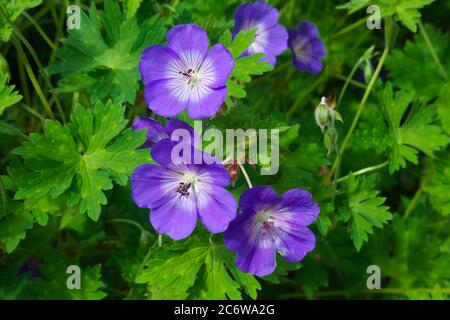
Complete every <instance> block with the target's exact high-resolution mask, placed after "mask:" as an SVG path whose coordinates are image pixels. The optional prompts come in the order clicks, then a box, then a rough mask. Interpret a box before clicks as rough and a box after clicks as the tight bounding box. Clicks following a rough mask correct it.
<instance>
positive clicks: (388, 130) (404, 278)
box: [0, 0, 450, 299]
mask: <svg viewBox="0 0 450 320" xmlns="http://www.w3.org/2000/svg"><path fill="white" fill-rule="evenodd" d="M74 3H75V4H77V5H79V6H80V7H81V10H82V11H83V12H84V13H83V16H82V19H81V29H80V30H71V31H67V30H66V25H65V23H66V19H67V14H66V8H67V6H68V5H70V4H73V3H69V1H55V0H49V1H41V0H25V1H24V0H0V5H1V14H0V72H1V74H0V155H1V157H0V175H1V176H0V182H1V183H0V195H1V200H0V298H1V299H161V298H162V299H164V298H193V299H208V298H209V299H216V298H218V299H220V298H231V299H239V298H253V299H254V298H275V299H287V298H295V299H297V298H364V299H365V298H367V299H372V298H383V299H384V298H385V299H397V298H398V299H406V298H411V299H446V298H447V297H448V295H449V294H450V237H449V236H450V231H449V230H450V197H449V195H450V192H449V189H450V153H449V148H448V143H449V134H450V109H449V106H448V101H450V84H449V75H450V37H449V33H448V32H449V22H448V21H449V20H448V15H449V10H450V1H446V0H440V1H432V0H414V1H411V0H392V1H381V0H375V1H364V0H363V1H361V0H351V1H346V0H342V1H331V0H328V1H326V0H316V1H314V0H309V1H301V0H288V1H281V0H271V1H269V3H270V4H271V5H273V6H274V7H276V8H277V9H278V10H279V11H280V14H281V18H280V22H281V23H282V24H283V25H285V26H286V27H287V28H293V27H295V26H297V25H298V24H299V23H300V22H301V21H303V20H309V21H312V22H314V23H315V24H316V25H317V26H318V29H319V31H320V37H321V39H322V40H323V41H324V43H325V47H326V50H327V55H326V57H325V60H324V69H323V71H322V72H321V73H320V74H319V75H316V76H313V75H310V74H309V73H304V72H299V71H297V70H295V69H294V68H293V67H292V62H291V59H292V58H291V53H290V52H289V51H286V52H285V53H284V54H283V55H281V56H279V57H278V62H277V65H276V66H275V68H274V69H273V70H271V68H270V67H268V66H267V65H266V64H262V63H258V59H259V58H258V59H256V60H255V59H253V60H251V61H247V63H246V64H241V65H240V72H239V73H236V74H235V75H234V78H233V83H232V84H230V86H232V87H229V91H230V94H229V97H228V98H227V103H226V107H224V108H223V110H222V111H221V112H220V113H219V114H218V115H217V116H216V117H215V118H213V119H211V120H210V121H209V122H208V126H210V127H216V128H219V129H226V128H243V129H247V128H283V130H282V134H281V141H280V145H281V159H280V162H281V164H280V171H279V173H278V174H277V175H275V176H259V169H257V168H253V167H252V166H246V167H247V171H248V172H249V174H250V176H251V179H252V181H253V184H256V185H258V184H265V185H271V186H273V187H274V188H275V189H276V190H278V191H279V192H280V193H281V192H284V191H286V190H288V189H290V188H295V187H300V188H304V189H308V190H311V191H312V193H313V195H314V198H315V200H316V201H317V202H318V203H319V204H320V206H321V213H320V216H319V219H318V221H317V222H316V223H315V224H314V225H313V226H312V229H313V231H314V233H315V234H316V236H317V246H316V248H315V250H314V251H313V252H312V253H310V254H308V255H307V257H306V258H305V259H304V260H303V261H302V262H301V263H299V264H288V263H286V262H283V261H282V260H280V261H279V263H278V266H277V270H276V272H275V273H274V274H272V275H270V276H268V277H264V278H257V277H253V276H252V275H249V274H243V273H241V272H240V271H239V270H238V269H237V268H236V267H235V265H234V262H233V259H234V254H233V253H231V252H229V251H228V250H227V249H226V248H225V246H224V245H223V241H222V239H221V238H222V236H221V235H215V236H214V237H213V238H212V242H210V241H209V239H208V236H209V235H208V234H206V233H205V232H204V230H203V229H202V228H200V227H199V228H197V231H196V233H195V234H194V235H193V236H191V237H189V238H188V239H186V240H182V241H172V240H170V239H169V238H168V237H163V244H162V247H159V246H158V241H157V234H156V233H155V232H154V230H153V228H152V227H151V225H150V224H149V222H148V210H142V209H139V208H138V207H137V206H136V205H135V204H134V203H133V202H132V200H131V197H130V187H129V182H128V180H129V179H128V178H129V175H130V174H131V173H132V172H133V170H134V168H135V167H136V166H137V165H139V164H141V163H144V162H147V161H150V159H149V154H148V150H139V149H138V147H139V146H140V145H141V144H142V143H143V141H144V140H145V136H144V133H143V132H135V131H132V130H131V129H128V128H129V127H130V124H131V122H130V120H133V119H134V118H135V117H136V116H137V115H147V116H149V115H151V113H150V111H149V110H148V109H147V108H146V106H145V101H144V100H143V97H142V84H141V82H140V76H139V74H138V72H137V64H138V61H139V57H140V54H141V52H142V50H143V49H144V48H145V47H147V46H149V45H151V44H157V43H164V41H165V36H166V31H167V29H168V28H170V27H171V26H173V25H176V24H181V23H190V22H192V23H196V24H198V25H199V26H201V27H203V28H204V29H205V30H206V31H207V32H208V35H209V38H210V42H211V43H217V42H221V43H224V44H225V45H226V46H227V47H228V48H229V49H230V50H231V51H232V53H234V55H237V56H239V52H242V50H244V49H245V48H241V47H242V45H243V44H242V43H237V42H236V41H235V42H232V40H231V35H230V32H229V31H228V30H230V29H232V27H233V12H234V10H235V8H236V7H237V5H238V4H239V3H241V1H237V0H232V1H217V0H215V1H212V0H211V1H206V0H192V1H178V0H173V1H146V0H143V1H142V0H125V1H120V2H119V1H117V2H116V1H95V2H92V3H91V2H89V1H75V2H74ZM369 4H377V5H379V6H380V8H381V14H382V16H383V19H382V21H381V29H379V30H377V29H374V30H369V29H368V28H367V27H366V20H367V17H368V16H369V15H368V14H367V13H366V8H367V6H368V5H369ZM244 38H245V37H244ZM241 40H242V39H241ZM242 42H243V43H244V44H245V39H243V40H242ZM235 58H237V57H236V56H235ZM332 95H334V96H336V97H337V106H336V108H337V110H339V112H340V114H341V115H342V118H343V123H340V122H337V123H336V128H337V132H338V141H337V146H338V152H339V153H340V155H341V157H338V156H337V155H336V152H330V153H329V154H327V153H328V150H327V148H326V147H327V146H329V141H328V142H327V143H325V145H324V142H323V137H322V134H321V131H320V129H319V128H318V127H317V125H316V123H315V119H314V108H315V106H316V105H317V104H318V103H319V101H320V98H321V97H322V96H332ZM120 105H123V107H120ZM182 118H183V119H184V120H186V121H188V119H187V118H186V116H185V115H183V116H182ZM161 120H162V119H161ZM332 151H333V150H332ZM340 160H341V161H340ZM335 171H337V172H336V173H337V174H336V175H334V173H335ZM352 173H353V174H352ZM336 179H337V180H336ZM334 186H335V187H334ZM246 188H247V185H246V183H245V180H244V178H243V175H242V174H241V173H239V174H238V180H237V181H236V183H235V185H234V186H233V187H232V189H231V190H232V192H233V194H234V195H235V196H236V198H238V197H239V195H240V194H241V193H242V192H243V191H244V190H245V189H246ZM72 264H76V265H79V266H80V267H81V270H82V289H81V290H68V289H67V287H66V279H67V277H68V274H67V273H66V269H67V266H69V265H72ZM370 265H378V266H379V267H380V270H381V277H382V281H381V289H379V290H369V289H368V288H367V286H366V280H367V277H368V276H369V275H368V274H367V272H366V270H367V267H368V266H370Z"/></svg>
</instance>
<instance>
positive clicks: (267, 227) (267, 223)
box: [256, 210, 280, 243]
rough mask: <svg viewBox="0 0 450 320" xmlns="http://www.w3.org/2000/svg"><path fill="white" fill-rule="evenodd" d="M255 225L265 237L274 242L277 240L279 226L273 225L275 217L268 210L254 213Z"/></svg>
mask: <svg viewBox="0 0 450 320" xmlns="http://www.w3.org/2000/svg"><path fill="white" fill-rule="evenodd" d="M256 227H257V228H259V229H260V231H261V234H262V236H263V237H265V238H266V239H268V240H270V241H271V242H273V243H275V242H277V240H278V235H279V233H280V228H279V227H277V226H276V225H275V217H274V216H273V214H272V213H271V212H270V211H268V210H263V211H262V212H260V213H258V214H257V215H256Z"/></svg>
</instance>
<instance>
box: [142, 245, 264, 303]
mask: <svg viewBox="0 0 450 320" xmlns="http://www.w3.org/2000/svg"><path fill="white" fill-rule="evenodd" d="M207 241H208V240H207V239H203V241H199V240H198V239H197V238H195V237H191V238H190V239H188V240H186V241H184V242H183V243H182V244H180V243H179V242H178V243H172V244H170V245H168V246H167V247H164V248H163V249H159V252H156V253H155V254H154V256H153V257H150V259H148V261H147V263H146V268H145V269H144V270H143V271H142V272H141V273H140V274H139V275H138V277H137V279H136V282H137V283H146V284H147V285H148V290H149V294H150V295H151V298H152V299H187V298H189V299H227V298H229V299H241V292H240V290H242V289H243V290H245V292H246V293H247V294H248V295H249V296H250V297H252V298H254V299H255V298H256V295H257V293H256V292H257V290H259V289H261V287H260V285H259V283H258V282H257V281H256V279H255V278H254V277H253V276H252V275H250V274H244V273H242V272H240V271H239V270H238V269H237V268H236V266H235V264H234V261H233V257H232V255H231V253H230V252H228V250H227V249H226V248H225V246H224V245H219V244H208V242H207ZM205 242H206V244H205ZM167 270H172V271H171V272H167Z"/></svg>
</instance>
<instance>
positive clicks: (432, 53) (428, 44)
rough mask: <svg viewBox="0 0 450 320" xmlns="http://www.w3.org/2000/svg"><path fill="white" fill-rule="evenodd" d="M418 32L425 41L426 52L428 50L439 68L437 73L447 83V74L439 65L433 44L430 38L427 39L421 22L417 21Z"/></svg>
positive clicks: (440, 64) (439, 61)
mask: <svg viewBox="0 0 450 320" xmlns="http://www.w3.org/2000/svg"><path fill="white" fill-rule="evenodd" d="M419 30H420V34H421V35H422V37H423V40H425V44H426V45H427V47H428V50H430V54H431V56H432V57H433V60H434V62H435V63H436V65H437V66H438V68H439V72H440V73H441V75H442V77H443V78H444V79H445V80H446V81H448V76H447V72H446V71H445V68H444V66H443V65H442V63H441V60H439V57H438V55H437V54H436V51H435V50H434V47H433V44H432V43H431V41H430V38H429V37H428V34H427V31H426V30H425V28H424V26H423V24H422V21H419Z"/></svg>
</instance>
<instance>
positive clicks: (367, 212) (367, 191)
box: [337, 175, 392, 251]
mask: <svg viewBox="0 0 450 320" xmlns="http://www.w3.org/2000/svg"><path fill="white" fill-rule="evenodd" d="M372 177H373V176H372ZM372 177H369V178H365V177H362V178H358V177H355V176H353V175H351V176H350V177H349V178H348V180H347V181H346V185H345V190H346V194H347V202H346V206H345V207H344V208H341V209H340V210H339V212H338V214H337V219H338V220H339V221H343V222H348V223H349V224H348V226H347V231H348V232H349V233H350V237H351V238H352V240H353V243H354V245H355V248H356V250H357V251H359V250H361V247H362V245H363V243H364V242H365V241H367V240H368V235H369V234H372V233H373V227H378V228H382V227H383V224H384V223H386V222H387V221H389V220H390V219H392V214H391V213H390V212H389V210H388V209H389V208H388V207H387V206H384V205H383V204H384V201H385V199H386V198H383V197H379V196H378V193H379V191H376V190H374V187H375V182H374V180H373V179H372Z"/></svg>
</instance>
